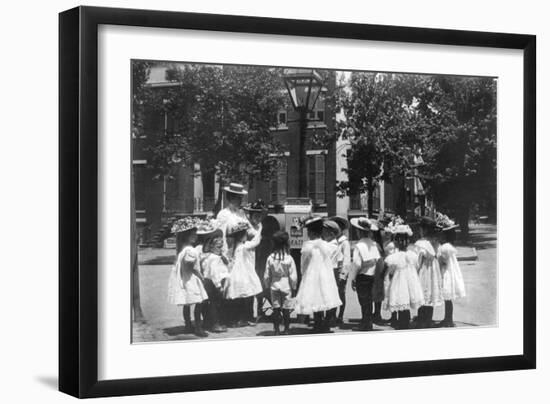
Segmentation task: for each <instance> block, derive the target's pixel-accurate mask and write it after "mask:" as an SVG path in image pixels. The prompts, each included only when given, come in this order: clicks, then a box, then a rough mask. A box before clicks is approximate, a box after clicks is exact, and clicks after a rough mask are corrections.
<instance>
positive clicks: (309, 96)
mask: <svg viewBox="0 0 550 404" xmlns="http://www.w3.org/2000/svg"><path fill="white" fill-rule="evenodd" d="M283 79H284V82H285V86H286V89H287V91H288V95H289V97H290V101H291V102H292V107H293V108H294V110H295V111H296V112H298V114H299V118H298V124H299V130H300V133H299V140H298V144H299V147H298V149H299V157H298V175H299V178H298V197H300V198H307V196H308V195H307V194H308V192H307V172H306V161H307V160H306V151H305V148H306V145H305V143H306V133H307V122H308V118H307V114H308V113H309V112H312V111H313V109H314V108H315V104H316V103H317V99H318V98H319V94H320V93H321V90H322V89H323V79H322V77H321V76H320V75H319V73H317V72H316V71H315V70H314V69H284V71H283Z"/></svg>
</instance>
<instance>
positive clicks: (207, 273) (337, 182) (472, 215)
mask: <svg viewBox="0 0 550 404" xmlns="http://www.w3.org/2000/svg"><path fill="white" fill-rule="evenodd" d="M130 68H131V82H132V83H131V88H132V94H131V97H132V98H131V102H130V103H131V125H130V126H131V131H130V132H131V133H129V134H128V136H131V143H130V144H131V166H132V170H131V178H129V181H131V205H132V206H131V215H132V219H131V225H132V232H131V234H132V239H131V240H128V242H130V243H131V247H132V249H131V254H132V257H131V258H132V259H131V268H128V271H131V279H132V284H131V285H128V287H129V288H131V292H132V313H131V316H130V317H129V320H130V318H131V323H132V328H131V334H132V335H131V340H132V343H134V344H136V343H150V342H161V341H162V342H166V341H197V340H205V341H207V340H212V339H220V338H222V339H228V338H232V339H235V338H265V337H269V338H282V337H285V338H295V337H299V336H301V335H311V334H319V337H321V336H322V335H335V334H339V333H364V338H366V339H368V338H369V335H368V334H369V333H370V332H406V331H407V330H422V332H430V333H432V332H433V333H437V332H441V330H442V329H452V328H464V327H496V326H498V316H497V313H498V308H497V303H498V293H499V291H498V265H497V233H498V232H497V113H498V111H497V86H498V78H497V77H490V76H463V75H443V74H431V73H430V72H425V73H407V72H387V71H346V70H330V69H323V68H304V67H287V66H258V65H237V64H205V63H199V62H194V61H159V60H144V59H133V60H131V62H130ZM316 338H317V337H316Z"/></svg>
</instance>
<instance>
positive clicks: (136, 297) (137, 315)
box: [130, 167, 144, 321]
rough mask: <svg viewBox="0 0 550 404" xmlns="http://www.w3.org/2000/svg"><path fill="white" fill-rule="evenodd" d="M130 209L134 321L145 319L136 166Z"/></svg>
mask: <svg viewBox="0 0 550 404" xmlns="http://www.w3.org/2000/svg"><path fill="white" fill-rule="evenodd" d="M130 188H131V190H130V192H131V198H130V205H131V206H130V210H131V212H132V213H131V215H132V217H131V220H132V235H131V237H132V240H131V243H132V244H131V247H130V251H131V254H132V261H131V263H132V308H133V314H134V321H143V320H144V317H143V312H142V311H141V298H140V292H139V265H138V246H137V240H138V238H137V229H136V192H135V189H134V168H133V167H132V181H131V184H130Z"/></svg>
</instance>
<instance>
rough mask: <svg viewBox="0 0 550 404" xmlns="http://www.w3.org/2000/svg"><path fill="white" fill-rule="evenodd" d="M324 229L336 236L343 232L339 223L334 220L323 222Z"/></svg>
mask: <svg viewBox="0 0 550 404" xmlns="http://www.w3.org/2000/svg"><path fill="white" fill-rule="evenodd" d="M323 227H324V228H325V229H329V230H330V231H332V232H333V233H335V234H338V233H340V231H341V230H340V226H338V223H336V222H335V221H334V220H330V219H327V220H323Z"/></svg>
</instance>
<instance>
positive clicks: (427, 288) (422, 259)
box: [414, 217, 443, 328]
mask: <svg viewBox="0 0 550 404" xmlns="http://www.w3.org/2000/svg"><path fill="white" fill-rule="evenodd" d="M436 228H437V225H436V222H435V220H433V219H431V218H429V217H423V218H421V219H420V231H421V233H422V234H421V238H420V239H419V240H417V241H416V243H414V245H415V247H416V252H417V253H418V277H419V278H420V285H421V286H422V292H423V294H424V305H423V306H422V307H420V308H419V309H418V317H417V321H416V328H430V327H432V326H433V313H434V307H437V306H441V305H442V304H443V295H442V291H441V283H442V280H441V271H440V269H439V262H438V259H437V256H436V249H435V248H434V241H433V237H434V235H435V230H436Z"/></svg>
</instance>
